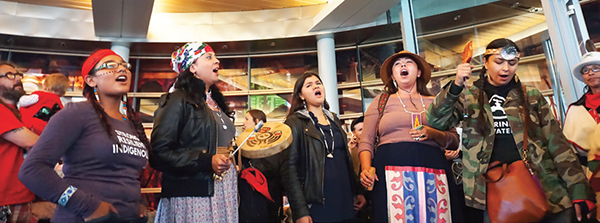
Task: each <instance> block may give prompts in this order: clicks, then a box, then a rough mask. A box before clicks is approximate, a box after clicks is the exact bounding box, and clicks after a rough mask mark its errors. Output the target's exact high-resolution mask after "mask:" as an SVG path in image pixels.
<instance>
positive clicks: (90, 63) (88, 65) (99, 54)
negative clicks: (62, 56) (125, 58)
mask: <svg viewBox="0 0 600 223" xmlns="http://www.w3.org/2000/svg"><path fill="white" fill-rule="evenodd" d="M111 55H115V56H119V55H118V54H117V53H115V52H114V51H112V50H109V49H103V50H98V51H96V52H95V53H93V54H92V55H90V56H89V57H88V58H87V59H86V60H85V62H83V66H82V67H81V77H82V78H83V79H84V81H85V77H86V76H87V75H88V74H89V73H90V71H91V70H92V69H93V68H94V66H96V64H97V63H98V61H100V60H101V59H102V58H104V57H107V56H111ZM119 57H121V56H119Z"/></svg>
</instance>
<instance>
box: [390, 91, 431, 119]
mask: <svg viewBox="0 0 600 223" xmlns="http://www.w3.org/2000/svg"><path fill="white" fill-rule="evenodd" d="M407 93H408V92H407ZM396 95H397V96H398V100H400V103H401V104H402V108H404V112H406V113H408V114H410V115H411V122H412V127H413V128H416V127H418V126H420V125H421V122H422V121H421V120H422V118H421V114H422V113H423V112H426V111H427V108H425V103H424V102H423V96H421V94H420V93H419V97H420V98H421V106H423V111H421V112H416V113H415V112H411V111H408V110H406V105H405V104H404V102H403V101H402V98H401V97H400V94H398V91H396ZM408 95H409V96H410V93H408ZM415 108H416V106H415Z"/></svg>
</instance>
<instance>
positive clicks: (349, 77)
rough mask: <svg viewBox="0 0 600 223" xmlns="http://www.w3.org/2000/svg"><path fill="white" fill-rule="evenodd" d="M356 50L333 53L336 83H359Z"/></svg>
mask: <svg viewBox="0 0 600 223" xmlns="http://www.w3.org/2000/svg"><path fill="white" fill-rule="evenodd" d="M357 56H358V55H357V53H356V49H355V48H354V49H349V50H338V51H335V60H336V62H335V65H336V66H337V82H338V83H350V82H358V81H360V74H359V71H358V59H357Z"/></svg>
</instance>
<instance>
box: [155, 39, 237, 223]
mask: <svg viewBox="0 0 600 223" xmlns="http://www.w3.org/2000/svg"><path fill="white" fill-rule="evenodd" d="M219 65H220V64H219V60H218V59H217V58H216V56H215V52H214V51H213V50H212V48H211V47H210V46H208V45H207V44H206V43H201V42H194V43H187V44H185V45H184V46H183V47H181V48H180V49H178V50H177V51H175V52H173V55H172V57H171V66H172V67H173V70H174V71H175V72H178V73H179V75H178V78H177V81H176V83H175V85H174V91H173V92H171V93H168V94H165V95H163V96H162V97H161V99H160V102H159V108H158V110H157V111H156V116H155V119H154V129H153V130H152V149H151V150H150V154H152V155H151V156H150V165H151V166H152V167H153V168H155V169H157V170H159V171H161V172H162V173H163V174H162V181H161V185H162V193H161V196H162V198H161V200H160V203H159V205H158V211H157V213H156V219H155V222H238V201H237V174H236V169H235V167H234V165H233V163H232V162H231V161H230V158H229V155H230V152H231V151H230V148H229V143H230V142H231V141H232V139H233V137H234V135H235V127H234V125H233V121H232V120H231V119H232V118H233V117H232V116H233V112H231V111H230V109H229V106H228V105H227V102H226V101H225V97H224V96H223V94H221V92H220V91H219V88H218V87H217V86H216V85H215V84H216V83H217V82H218V81H219Z"/></svg>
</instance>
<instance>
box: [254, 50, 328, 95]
mask: <svg viewBox="0 0 600 223" xmlns="http://www.w3.org/2000/svg"><path fill="white" fill-rule="evenodd" d="M251 64H252V66H251V67H252V70H251V71H250V73H251V74H250V75H251V86H250V89H251V90H267V89H290V88H294V82H296V79H298V77H300V76H301V75H302V74H303V73H304V72H307V71H310V72H314V73H318V72H319V70H318V67H317V54H316V53H305V54H297V55H285V56H272V57H255V58H251Z"/></svg>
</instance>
